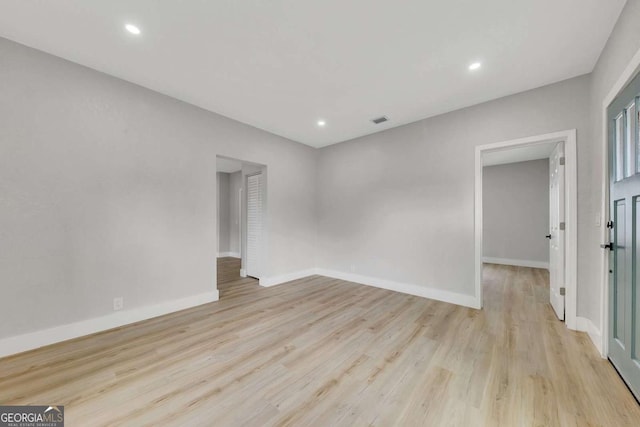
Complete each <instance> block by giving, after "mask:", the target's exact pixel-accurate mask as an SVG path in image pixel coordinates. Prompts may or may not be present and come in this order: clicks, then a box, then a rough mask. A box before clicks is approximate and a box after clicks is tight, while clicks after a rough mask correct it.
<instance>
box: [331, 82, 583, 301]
mask: <svg viewBox="0 0 640 427" xmlns="http://www.w3.org/2000/svg"><path fill="white" fill-rule="evenodd" d="M588 104H589V77H588V76H582V77H577V78H574V79H570V80H567V81H564V82H560V83H557V84H554V85H550V86H546V87H543V88H539V89H535V90H532V91H528V92H524V93H520V94H517V95H513V96H509V97H506V98H501V99H498V100H495V101H491V102H487V103H484V104H480V105H477V106H474V107H470V108H466V109H463V110H459V111H455V112H452V113H448V114H445V115H441V116H438V117H433V118H430V119H426V120H422V121H419V122H416V123H412V124H409V125H406V126H401V127H398V128H395V129H391V130H388V131H385V132H381V133H377V134H374V135H370V136H367V137H363V138H359V139H355V140H352V141H349V142H345V143H342V144H337V145H333V146H330V147H327V148H323V149H321V150H320V155H319V159H318V180H319V182H318V191H319V194H318V196H319V199H318V203H319V206H318V209H319V210H318V214H319V230H318V236H319V239H318V242H319V253H318V266H319V267H321V268H326V269H330V270H337V271H340V272H347V273H348V272H354V273H356V274H361V275H365V276H373V277H377V278H381V279H387V280H393V281H398V282H403V283H410V284H416V285H421V286H426V287H430V288H434V289H442V290H448V291H451V292H458V293H461V294H466V295H473V294H474V210H473V208H474V147H475V146H476V145H480V144H488V143H494V142H498V141H505V140H510V139H515V138H521V137H526V136H531V135H539V134H544V133H549V132H555V131H560V130H565V129H573V128H576V129H577V130H578V180H579V184H578V192H579V196H578V197H579V201H578V203H579V206H578V209H579V213H578V216H579V220H582V222H581V223H580V224H578V245H579V248H582V247H583V245H584V242H585V236H586V235H587V231H586V230H585V225H584V218H585V217H586V218H592V206H591V205H590V204H588V203H586V201H587V200H589V199H590V198H591V195H590V193H591V186H590V182H591V175H590V170H589V161H590V157H589V149H588V148H587V149H585V147H589V144H590V143H591V142H590V136H589V130H590V127H589V114H588V111H587V110H586V106H587V105H588ZM582 255H583V254H582V253H580V254H579V255H578V260H579V261H578V264H579V265H578V268H579V269H580V272H579V275H578V276H579V277H578V283H579V284H580V283H581V282H582V281H583V280H585V279H586V277H585V276H584V271H588V270H586V269H587V267H588V266H587V265H588V264H589V263H592V262H593V260H588V259H584V258H583V256H582ZM579 286H580V285H579ZM578 310H579V313H583V312H584V310H585V307H584V304H583V305H581V306H579V307H578Z"/></svg>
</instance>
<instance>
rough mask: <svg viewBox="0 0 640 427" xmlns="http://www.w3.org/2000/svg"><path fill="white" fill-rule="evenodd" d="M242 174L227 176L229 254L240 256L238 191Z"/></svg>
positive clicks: (239, 172) (235, 173)
mask: <svg viewBox="0 0 640 427" xmlns="http://www.w3.org/2000/svg"><path fill="white" fill-rule="evenodd" d="M241 188H242V172H241V171H238V172H234V173H232V174H229V252H233V253H234V254H240V189H241Z"/></svg>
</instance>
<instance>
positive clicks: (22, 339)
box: [0, 289, 219, 357]
mask: <svg viewBox="0 0 640 427" xmlns="http://www.w3.org/2000/svg"><path fill="white" fill-rule="evenodd" d="M218 297H219V294H218V290H217V289H216V290H214V291H211V292H206V293H204V294H199V295H193V296H190V297H186V298H181V299H178V300H174V301H166V302H162V303H160V304H155V305H148V306H144V307H137V308H133V309H130V310H123V311H116V312H113V313H109V314H107V315H106V316H101V317H94V318H92V319H87V320H82V321H80V322H75V323H70V324H67V325H61V326H56V327H54V328H49V329H44V330H40V331H36V332H31V333H27V334H23V335H17V336H14V337H9V338H4V339H1V340H0V357H4V356H9V355H12V354H16V353H21V352H23V351H27V350H33V349H35V348H39V347H44V346H46V345H49V344H55V343H58V342H61V341H66V340H70V339H73V338H78V337H82V336H85V335H90V334H94V333H96V332H102V331H106V330H108V329H113V328H117V327H119V326H124V325H128V324H130V323H135V322H139V321H141V320H146V319H151V318H153V317H158V316H162V315H164V314H169V313H173V312H175V311H180V310H184V309H187V308H191V307H195V306H198V305H202V304H206V303H209V302H213V301H218Z"/></svg>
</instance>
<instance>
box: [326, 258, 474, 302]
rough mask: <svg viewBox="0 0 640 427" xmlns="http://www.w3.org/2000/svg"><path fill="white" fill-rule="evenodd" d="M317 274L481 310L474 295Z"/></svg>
mask: <svg viewBox="0 0 640 427" xmlns="http://www.w3.org/2000/svg"><path fill="white" fill-rule="evenodd" d="M316 274H319V275H320V276H326V277H332V278H334V279H340V280H346V281H348V282H354V283H359V284H361V285H368V286H373V287H376V288H382V289H387V290H390V291H395V292H401V293H403V294H409V295H415V296H419V297H423V298H429V299H433V300H437V301H443V302H448V303H451V304H456V305H461V306H464V307H471V308H477V309H479V308H480V301H478V298H476V297H475V296H474V295H465V294H459V293H456V292H450V291H445V290H442V289H434V288H427V287H425V286H420V285H415V284H411V283H400V282H394V281H392V280H386V279H378V278H375V277H368V276H361V275H359V274H353V273H343V272H340V271H334V270H326V269H322V268H319V269H316Z"/></svg>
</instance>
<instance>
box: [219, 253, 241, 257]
mask: <svg viewBox="0 0 640 427" xmlns="http://www.w3.org/2000/svg"><path fill="white" fill-rule="evenodd" d="M226 257H231V258H240V252H218V258H226Z"/></svg>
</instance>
